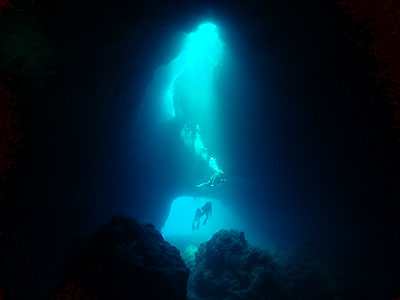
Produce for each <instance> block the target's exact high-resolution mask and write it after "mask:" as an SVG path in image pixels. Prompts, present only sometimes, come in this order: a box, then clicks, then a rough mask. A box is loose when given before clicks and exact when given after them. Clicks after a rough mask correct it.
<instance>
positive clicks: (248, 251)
mask: <svg viewBox="0 0 400 300" xmlns="http://www.w3.org/2000/svg"><path fill="white" fill-rule="evenodd" d="M189 281H190V282H189V286H188V288H189V291H188V295H189V296H190V297H189V298H193V299H207V300H211V299H229V300H234V299H238V300H239V299H284V298H285V296H284V295H285V291H284V288H283V287H282V286H281V285H280V275H279V269H278V266H277V265H276V263H275V262H274V261H273V259H272V256H271V255H269V253H268V252H267V251H265V250H262V249H259V248H257V247H252V246H249V245H248V243H247V241H246V239H245V238H244V233H243V232H238V231H235V230H230V231H227V230H221V231H219V232H218V233H216V234H214V236H213V238H212V239H211V240H210V241H208V242H206V243H203V244H201V245H200V247H199V249H198V251H197V253H196V265H195V267H194V268H193V272H192V273H191V275H190V279H189Z"/></svg>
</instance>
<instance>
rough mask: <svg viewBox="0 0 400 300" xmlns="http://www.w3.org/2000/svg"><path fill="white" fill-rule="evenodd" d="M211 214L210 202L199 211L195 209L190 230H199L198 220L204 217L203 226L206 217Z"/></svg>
mask: <svg viewBox="0 0 400 300" xmlns="http://www.w3.org/2000/svg"><path fill="white" fill-rule="evenodd" d="M211 212H212V204H211V202H207V203H206V204H204V205H203V207H202V208H201V209H200V208H198V209H196V214H195V215H194V219H193V222H192V229H193V230H195V229H199V227H200V219H201V218H202V217H203V216H204V215H205V216H206V218H205V219H204V221H203V225H206V222H207V220H208V217H209V216H211Z"/></svg>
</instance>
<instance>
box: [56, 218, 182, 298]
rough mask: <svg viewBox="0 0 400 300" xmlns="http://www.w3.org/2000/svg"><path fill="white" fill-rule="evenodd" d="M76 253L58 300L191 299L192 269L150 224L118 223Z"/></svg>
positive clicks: (120, 220)
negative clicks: (187, 294)
mask: <svg viewBox="0 0 400 300" xmlns="http://www.w3.org/2000/svg"><path fill="white" fill-rule="evenodd" d="M73 252H74V253H71V255H70V258H69V261H68V262H67V266H66V272H65V278H64V280H63V281H62V283H61V284H60V286H59V287H58V288H57V291H56V293H55V294H56V296H55V297H54V296H53V297H52V298H53V299H54V298H56V299H70V298H72V299H118V300H122V299H163V300H167V299H171V300H172V299H174V300H178V299H186V283H187V279H188V276H189V269H188V268H187V267H186V266H185V264H184V262H183V260H182V258H181V257H180V255H179V251H178V250H177V249H176V248H175V247H173V246H171V245H170V244H169V243H167V242H166V241H164V239H163V238H162V236H161V234H160V233H159V232H158V231H157V230H156V229H155V228H154V226H153V225H151V224H148V225H142V224H139V223H138V222H137V221H136V220H134V219H132V218H125V217H120V216H118V217H114V218H113V219H112V220H111V221H110V222H109V223H108V224H106V225H104V226H102V227H100V229H99V230H98V231H97V232H96V233H94V234H93V235H92V236H91V237H90V238H89V239H86V240H83V241H81V243H80V245H79V247H75V249H74V251H73ZM68 297H70V298H68ZM74 297H75V298H74Z"/></svg>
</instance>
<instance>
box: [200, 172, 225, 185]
mask: <svg viewBox="0 0 400 300" xmlns="http://www.w3.org/2000/svg"><path fill="white" fill-rule="evenodd" d="M225 181H226V179H225V178H224V172H223V171H221V170H218V171H217V172H215V173H214V174H213V175H211V177H210V179H209V180H208V181H206V182H203V183H200V184H198V185H196V187H203V186H211V187H214V186H216V185H220V184H222V183H224V182H225Z"/></svg>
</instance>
